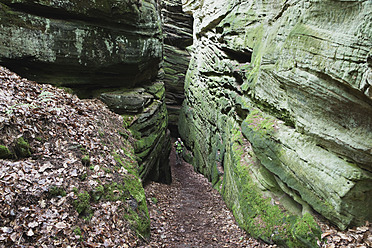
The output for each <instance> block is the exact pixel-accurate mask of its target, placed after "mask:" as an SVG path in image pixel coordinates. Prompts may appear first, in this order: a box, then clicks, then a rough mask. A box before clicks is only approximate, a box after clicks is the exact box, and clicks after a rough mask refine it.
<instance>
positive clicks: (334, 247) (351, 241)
mask: <svg viewBox="0 0 372 248" xmlns="http://www.w3.org/2000/svg"><path fill="white" fill-rule="evenodd" d="M170 163H171V169H172V184H170V185H166V184H160V183H156V182H150V183H148V184H147V185H145V192H146V197H147V203H148V208H149V213H150V218H151V239H150V241H149V242H148V243H147V244H145V245H142V246H140V247H141V248H150V247H151V248H156V247H170V248H199V247H202V248H209V247H216V248H217V247H218V248H220V247H278V246H276V245H269V244H266V243H264V242H262V241H260V240H257V239H254V238H252V237H250V236H249V235H248V234H247V233H246V232H245V231H244V230H242V229H241V228H240V227H239V226H238V225H237V224H236V222H235V219H234V216H233V214H232V213H231V211H230V210H229V209H228V208H227V206H226V204H225V202H224V201H223V199H222V196H221V195H220V194H219V193H218V191H217V190H215V189H214V188H213V187H212V186H211V184H210V182H208V180H207V179H206V178H205V177H204V176H203V175H201V174H199V173H197V172H195V171H194V169H193V167H192V165H190V164H188V163H186V162H185V161H183V163H182V165H176V155H175V150H174V148H173V149H172V152H171V155H170ZM317 222H318V225H319V226H320V228H321V229H322V232H323V234H322V241H321V242H320V241H319V242H318V244H319V247H321V248H338V247H340V248H354V247H356V248H368V247H372V235H371V234H372V225H371V224H370V223H369V222H366V225H365V226H361V227H355V228H349V229H348V230H345V231H340V230H337V228H335V227H334V226H332V225H331V224H330V223H329V222H328V221H326V220H324V219H322V220H320V219H319V218H317Z"/></svg>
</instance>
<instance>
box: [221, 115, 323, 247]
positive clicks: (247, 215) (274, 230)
mask: <svg viewBox="0 0 372 248" xmlns="http://www.w3.org/2000/svg"><path fill="white" fill-rule="evenodd" d="M251 114H252V117H255V118H256V117H257V113H256V112H254V111H252V113H251ZM260 121H262V123H263V125H266V124H267V125H268V127H267V130H264V131H263V132H268V131H270V130H271V129H270V128H269V127H270V126H271V124H268V123H270V121H264V120H262V119H261V118H260ZM232 141H233V143H232V144H231V146H230V149H231V150H230V151H229V152H228V153H229V154H230V157H229V158H228V160H229V161H228V163H225V170H228V172H227V173H225V174H227V175H228V176H226V177H225V178H224V181H223V184H222V187H221V189H222V194H223V196H224V198H225V200H226V202H227V204H228V205H229V206H230V207H231V209H232V210H233V213H234V215H235V216H238V217H237V222H238V224H239V225H240V226H241V227H242V228H244V229H245V230H247V231H248V233H250V234H251V235H252V236H253V237H255V238H260V239H262V240H264V241H265V242H269V243H271V242H275V243H276V244H279V245H281V246H284V247H317V240H318V239H319V240H320V239H321V237H320V235H321V231H320V228H319V227H318V225H317V224H316V222H315V221H314V219H313V217H312V216H311V215H310V214H305V215H304V216H303V217H300V216H295V215H290V214H288V213H286V212H283V211H282V210H281V209H280V208H279V207H278V206H276V205H272V204H271V203H270V199H265V198H264V197H263V196H262V194H261V191H260V190H259V189H258V187H257V186H256V184H255V182H254V181H253V179H252V176H251V173H252V171H251V170H252V169H251V167H252V166H253V164H254V161H253V160H251V156H249V153H247V151H246V150H244V145H243V144H244V141H243V136H242V133H241V131H240V130H238V129H235V130H232ZM225 172H226V171H225ZM233 185H234V186H233Z"/></svg>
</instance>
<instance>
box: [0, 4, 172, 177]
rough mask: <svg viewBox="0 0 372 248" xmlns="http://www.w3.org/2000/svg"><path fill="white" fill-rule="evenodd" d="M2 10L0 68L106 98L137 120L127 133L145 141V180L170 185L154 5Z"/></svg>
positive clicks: (142, 157) (8, 7)
mask: <svg viewBox="0 0 372 248" xmlns="http://www.w3.org/2000/svg"><path fill="white" fill-rule="evenodd" d="M0 4H1V5H0V41H1V44H0V63H1V64H2V65H5V66H7V67H8V68H10V69H12V70H14V71H16V72H17V73H19V74H21V75H22V76H25V77H27V78H29V79H33V80H37V81H38V82H43V83H51V84H54V85H57V86H64V87H70V88H73V89H74V91H75V92H77V93H78V94H79V96H81V97H101V99H102V100H104V101H105V102H106V103H107V104H108V105H109V106H110V107H111V109H112V110H114V111H115V112H117V113H120V114H124V115H126V114H133V115H135V116H136V117H135V118H136V119H137V120H136V121H135V123H136V124H138V125H137V126H136V124H133V126H130V128H131V129H132V131H133V132H136V134H137V135H136V138H139V139H140V140H138V142H137V147H138V148H137V150H136V153H137V154H138V155H139V156H140V158H139V159H140V161H141V167H140V170H141V171H140V175H141V177H142V179H146V177H147V176H148V175H151V173H150V174H149V171H153V172H154V173H155V175H151V176H149V177H150V178H152V179H160V178H161V177H162V176H164V178H165V179H164V180H165V181H166V182H169V178H170V177H169V173H170V172H169V171H168V172H167V170H169V167H168V162H167V161H168V153H169V138H167V134H166V129H167V128H166V123H167V117H166V116H167V112H166V108H165V105H164V97H163V93H164V86H163V84H162V83H158V82H157V81H156V80H157V77H158V73H159V68H160V66H159V64H160V62H161V61H162V56H163V55H162V53H163V45H162V33H161V21H160V15H159V12H158V10H157V3H156V2H155V1H154V0H144V1H136V0H123V1H116V0H98V1H88V0H83V1H81V0H68V1H39V0H33V1H25V0H1V1H0ZM118 92H119V93H118ZM124 105H125V106H124ZM145 141H146V142H145ZM151 142H153V143H151ZM157 166H159V167H157ZM165 175H166V176H165ZM167 178H168V179H167Z"/></svg>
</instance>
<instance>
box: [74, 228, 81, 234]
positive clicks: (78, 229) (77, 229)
mask: <svg viewBox="0 0 372 248" xmlns="http://www.w3.org/2000/svg"><path fill="white" fill-rule="evenodd" d="M74 233H75V235H79V236H81V233H82V232H81V229H80V227H78V226H77V227H75V228H74Z"/></svg>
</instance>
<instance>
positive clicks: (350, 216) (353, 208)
mask: <svg viewBox="0 0 372 248" xmlns="http://www.w3.org/2000/svg"><path fill="white" fill-rule="evenodd" d="M183 4H184V10H186V11H188V12H190V13H192V14H193V17H194V42H193V48H192V51H193V54H192V59H191V62H190V66H189V70H188V72H187V75H186V82H185V95H186V99H185V102H184V105H183V109H182V114H181V117H180V122H179V130H180V133H181V135H182V137H183V139H184V140H185V141H186V144H187V145H188V146H189V147H190V149H191V150H192V152H193V154H192V155H193V157H192V161H193V163H194V165H195V166H196V168H197V169H198V170H199V171H200V172H202V173H204V174H205V175H206V176H207V177H208V178H209V179H210V180H211V181H212V182H213V183H214V184H215V185H216V187H218V188H220V191H221V192H222V193H223V194H224V196H225V199H226V200H227V203H228V204H229V206H230V207H231V208H232V210H233V211H234V213H235V216H236V218H237V220H238V222H239V223H240V225H241V226H243V227H244V228H246V229H247V230H248V231H249V232H251V233H252V234H253V235H255V236H259V237H261V238H263V239H264V240H266V241H268V242H271V241H276V242H279V243H280V242H284V243H286V245H287V246H291V245H293V243H291V242H297V241H298V240H303V239H302V238H303V236H301V235H302V234H298V235H297V236H296V235H292V238H293V237H295V239H294V240H297V241H293V240H292V241H288V240H291V239H290V238H288V237H286V236H285V235H284V234H283V235H284V236H283V235H282V237H279V236H280V235H278V233H281V232H280V231H278V230H280V228H279V229H278V226H281V225H284V224H285V223H290V220H289V219H285V218H286V217H284V220H285V221H284V224H283V219H282V221H280V218H282V217H283V216H282V215H281V214H280V213H278V214H273V213H276V212H275V211H276V210H272V207H269V206H268V205H267V204H266V203H268V204H269V205H284V206H285V207H286V208H287V209H289V210H291V212H292V213H294V214H297V215H301V214H303V213H305V212H313V211H316V212H318V213H320V214H321V215H322V216H324V217H325V218H327V219H329V220H330V221H331V222H332V223H334V224H336V225H337V226H338V227H339V228H341V229H344V228H346V227H348V226H351V225H358V224H362V223H363V222H364V221H366V220H369V221H371V220H372V200H371V199H372V167H371V166H372V98H371V93H370V92H371V82H372V80H371V75H372V74H371V73H372V71H371V70H372V66H371V60H372V53H371V51H372V50H371V49H372V29H371V23H372V13H371V12H372V2H371V1H363V0H362V1H347V2H345V1H305V0H304V1H275V0H271V1H265V2H262V1H233V0H231V1H211V0H207V1H197V0H196V1H186V0H185V1H183ZM257 192H260V194H258V193H257ZM262 193H263V195H264V196H265V197H268V199H272V200H271V202H270V201H269V200H267V202H266V203H265V201H264V202H261V200H258V197H259V196H258V195H262ZM265 204H266V205H265ZM257 206H258V207H257ZM268 209H271V210H270V211H269V210H268ZM305 216H306V215H305ZM273 220H277V221H278V222H277V223H281V224H276V226H277V228H273V229H270V228H269V229H270V230H268V229H265V228H263V227H264V226H268V224H269V223H270V225H272V224H273V223H272V222H271V221H273ZM299 220H300V219H299ZM292 227H293V226H292ZM262 228H263V229H262ZM260 229H261V231H259V230H260ZM289 229H290V228H289ZM289 229H287V231H289ZM262 230H263V231H262ZM296 230H298V229H296ZM314 234H316V232H314ZM305 236H306V235H305ZM283 237H284V238H283ZM301 237H302V238H301ZM310 239H311V238H310ZM283 240H285V241H283ZM301 242H302V241H301ZM303 245H304V244H303ZM308 245H309V246H312V245H314V243H312V244H308ZM315 245H316V244H315Z"/></svg>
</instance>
